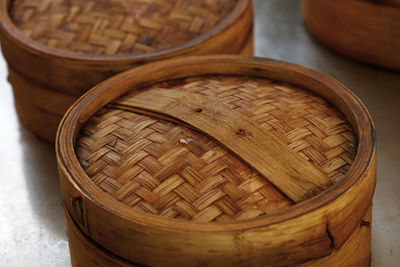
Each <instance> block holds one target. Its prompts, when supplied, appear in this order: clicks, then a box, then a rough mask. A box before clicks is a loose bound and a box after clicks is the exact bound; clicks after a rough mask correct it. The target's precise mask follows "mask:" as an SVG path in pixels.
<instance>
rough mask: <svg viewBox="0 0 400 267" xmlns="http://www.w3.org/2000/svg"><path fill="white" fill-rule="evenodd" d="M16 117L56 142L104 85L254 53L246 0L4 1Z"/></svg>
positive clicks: (0, 17) (0, 16)
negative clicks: (73, 109)
mask: <svg viewBox="0 0 400 267" xmlns="http://www.w3.org/2000/svg"><path fill="white" fill-rule="evenodd" d="M0 7H1V8H0V39H1V42H2V50H3V54H4V56H5V58H6V60H7V62H8V66H9V80H10V82H11V84H12V85H13V89H14V95H15V102H16V103H15V104H16V107H17V110H18V114H19V116H20V118H21V120H22V122H23V123H24V124H25V126H26V127H27V128H29V129H30V130H31V131H33V132H34V133H35V134H37V135H38V136H39V137H42V138H44V139H46V140H48V141H51V142H54V138H55V133H56V130H57V126H58V123H59V121H60V120H61V118H62V116H63V115H64V113H65V112H66V110H67V109H68V108H69V107H70V105H72V104H73V102H74V101H75V100H77V99H78V98H79V97H80V96H81V95H82V94H83V93H85V92H86V91H87V90H88V89H90V88H91V87H93V86H95V85H96V84H98V83H100V82H102V81H103V80H105V79H107V78H109V77H111V76H113V75H115V74H117V73H119V72H122V71H125V70H127V69H130V68H132V67H135V66H137V65H140V64H143V63H147V62H152V61H156V60H160V59H166V58H172V57H177V56H185V55H203V54H215V53H227V54H244V55H252V53H253V37H252V36H253V31H252V23H253V21H252V20H253V17H252V2H251V0H217V1H208V0H200V1H198V0H196V1H195V0H185V1H182V0H171V1H160V0H145V1H144V0H98V1H93V0H71V1H70V0H68V1H67V0H55V1H48V0H1V1H0Z"/></svg>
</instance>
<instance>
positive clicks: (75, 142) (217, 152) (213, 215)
mask: <svg viewBox="0 0 400 267" xmlns="http://www.w3.org/2000/svg"><path fill="white" fill-rule="evenodd" d="M56 153H57V160H58V165H59V171H60V181H61V188H62V194H63V202H64V207H65V208H66V212H67V217H68V216H71V218H72V221H73V222H74V224H72V221H71V220H70V219H69V221H68V222H69V228H70V230H69V231H70V240H71V244H70V245H71V246H72V248H71V253H72V255H73V258H74V262H75V264H76V265H77V266H78V265H79V263H80V262H81V260H84V258H86V259H89V258H90V259H93V258H96V257H97V256H100V257H101V255H109V256H110V255H112V256H113V257H116V259H121V260H122V261H123V262H128V263H130V264H139V265H146V266H204V265H207V266H221V265H222V264H223V265H225V266H244V265H245V266H290V265H300V264H303V265H301V266H314V265H313V264H317V263H318V262H320V261H321V262H326V263H329V262H335V261H343V260H344V259H349V258H353V259H352V260H348V263H349V265H346V264H344V265H343V266H354V265H352V264H353V263H354V262H356V263H359V264H358V265H357V266H368V265H369V259H370V229H369V228H370V219H363V218H367V217H368V215H369V213H368V212H369V208H370V206H371V201H372V196H373V192H374V188H375V178H376V158H375V157H376V146H375V131H374V126H373V122H372V121H371V118H370V116H369V114H368V112H367V110H366V109H365V107H364V106H363V104H362V103H361V102H360V100H359V99H358V98H357V97H356V96H355V95H353V94H352V93H351V92H350V91H348V90H347V89H345V88H344V87H343V85H341V84H340V83H338V82H336V81H335V80H333V79H332V78H330V77H327V76H326V75H323V74H321V73H318V72H316V71H313V70H310V69H307V68H304V67H301V66H297V65H293V64H289V63H283V62H278V61H268V60H262V59H257V58H244V57H239V56H227V55H226V56H203V57H188V58H186V59H174V60H168V61H162V62H158V63H153V64H148V65H145V66H141V67H138V68H136V69H133V70H130V71H128V72H125V73H122V74H120V75H117V76H115V77H113V78H111V79H109V80H107V81H105V82H103V83H101V84H100V85H98V86H96V87H95V88H94V89H92V90H91V91H89V92H88V93H86V94H85V95H84V96H83V97H81V98H80V99H79V100H78V101H77V102H76V103H75V104H74V105H73V106H72V107H71V108H70V109H69V111H68V112H67V113H66V115H65V117H64V119H63V120H62V122H61V124H60V128H59V132H58V135H57V139H56ZM75 224H76V227H78V228H79V234H80V235H81V236H82V237H84V238H85V244H86V245H84V247H85V250H81V249H76V246H77V245H76V244H78V243H80V242H81V241H79V238H77V237H73V235H74V234H71V232H74V233H77V231H76V229H75V228H74V227H75V226H74V225H75ZM364 228H365V229H364ZM71 229H72V230H71ZM73 229H75V230H73ZM360 229H362V230H360ZM361 232H362V233H361ZM80 239H82V238H80ZM350 240H353V241H350ZM354 240H356V241H354ZM82 242H83V241H82ZM346 242H350V244H351V245H348V246H345V244H346ZM90 244H96V245H95V247H93V246H91V245H90ZM78 246H83V244H80V245H78ZM76 251H80V255H78V254H77V253H76ZM84 251H86V252H84ZM100 252H101V253H100ZM86 253H88V255H86ZM110 257H111V256H110ZM100 261H102V260H98V262H100ZM85 263H86V262H85ZM117 266H118V265H117Z"/></svg>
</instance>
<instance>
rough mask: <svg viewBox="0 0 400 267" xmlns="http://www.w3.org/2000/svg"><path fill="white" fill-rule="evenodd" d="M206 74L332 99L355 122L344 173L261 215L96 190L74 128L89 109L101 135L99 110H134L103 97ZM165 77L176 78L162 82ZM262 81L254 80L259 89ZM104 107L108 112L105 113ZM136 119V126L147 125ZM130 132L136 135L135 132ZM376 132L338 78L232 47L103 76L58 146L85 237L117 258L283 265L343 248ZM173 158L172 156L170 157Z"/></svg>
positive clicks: (73, 113) (71, 206) (369, 185)
mask: <svg viewBox="0 0 400 267" xmlns="http://www.w3.org/2000/svg"><path fill="white" fill-rule="evenodd" d="M204 75H231V76H241V77H244V78H243V79H242V80H244V81H246V80H249V78H248V77H258V78H259V79H268V80H271V79H272V80H275V81H280V82H284V83H289V84H293V85H294V86H297V87H303V88H306V89H307V90H310V91H311V92H312V93H313V94H317V95H319V96H320V97H323V98H324V99H327V100H329V102H330V103H331V104H332V105H333V106H334V107H335V108H337V109H339V110H340V111H341V112H342V113H343V114H344V116H345V117H346V119H347V120H348V122H349V123H350V124H351V125H352V128H353V129H354V131H355V135H356V139H357V140H358V148H357V153H356V155H355V158H354V161H353V162H352V164H351V166H350V168H349V169H348V171H347V172H346V173H345V175H344V176H343V177H342V179H340V180H339V181H337V182H336V183H335V184H334V185H332V186H331V187H329V188H328V189H327V190H325V191H323V192H321V193H320V194H318V195H316V196H314V197H312V198H310V199H308V200H306V201H302V202H300V203H297V204H296V205H292V206H290V207H286V208H285V209H281V210H278V211H272V212H269V213H267V214H264V215H262V216H258V217H249V218H248V219H245V220H236V221H232V220H231V221H221V222H213V221H210V222H204V221H199V222H196V221H195V220H187V219H186V220H179V218H178V219H171V218H168V217H163V216H160V215H154V214H150V213H149V212H147V213H146V212H143V211H139V210H138V209H134V208H132V207H131V206H129V205H127V204H126V203H124V202H123V201H116V198H115V196H114V195H113V194H110V193H109V192H108V191H107V190H111V191H112V190H113V187H112V186H113V184H109V185H111V186H108V187H106V186H105V187H104V188H103V189H102V188H101V187H99V185H98V184H97V183H96V181H93V180H92V179H91V178H90V177H89V176H90V175H88V174H87V173H86V171H90V170H89V169H87V168H86V167H85V166H83V168H82V166H81V164H80V161H79V160H78V158H77V154H76V153H77V152H76V150H75V144H77V143H76V142H77V140H78V139H79V138H80V135H79V133H80V130H81V129H82V127H84V128H83V129H85V125H87V123H88V121H90V120H91V119H92V118H93V121H92V123H93V122H94V124H92V126H95V127H94V128H91V129H92V132H91V134H90V136H91V137H93V138H94V139H96V138H97V137H99V136H101V135H104V136H106V135H107V133H106V131H105V130H104V131H103V130H101V129H100V128H98V129H97V130H96V125H97V126H104V127H106V121H105V120H102V119H101V116H102V115H104V114H109V116H108V117H109V118H110V119H111V120H114V125H118V124H121V125H125V123H126V121H123V120H122V121H120V122H119V123H117V122H116V121H115V118H116V117H115V115H116V114H117V113H118V112H120V113H121V114H122V116H121V118H123V117H124V116H133V115H134V114H133V113H132V112H131V111H129V112H127V111H125V113H123V111H118V112H117V111H116V110H114V111H113V110H112V107H109V106H107V105H108V104H110V103H112V102H113V101H115V100H117V99H119V98H120V97H121V96H124V97H130V94H132V96H133V95H135V94H137V93H138V92H140V90H138V91H136V90H135V89H139V88H147V87H149V86H152V85H157V86H158V85H159V84H160V83H164V82H165V85H164V86H168V85H169V86H168V87H167V89H168V88H170V89H171V87H175V88H176V87H179V85H180V84H181V83H176V82H175V81H176V80H179V79H186V78H187V77H188V76H191V77H193V76H194V77H200V76H204ZM171 80H175V81H174V82H172V83H168V81H171ZM193 82H195V81H193ZM199 87H200V90H201V86H199ZM110 88H112V90H110ZM183 88H184V86H183ZM192 88H196V87H195V86H193V87H192ZM266 88H267V87H263V88H259V89H260V91H261V90H266ZM285 88H286V87H285V86H283V89H285ZM256 89H257V87H254V90H256ZM208 91H209V92H210V93H212V90H210V89H207V90H204V92H208ZM217 91H218V90H217ZM256 91H257V90H256ZM221 105H222V104H221ZM104 108H105V109H106V110H104ZM110 108H111V111H112V112H109V113H107V109H110ZM124 114H125V115H124ZM132 114H133V115H132ZM142 115H143V114H142ZM148 115H149V114H146V116H148ZM139 117H140V116H139ZM99 118H100V120H99ZM139 120H140V118H139ZM102 122H104V124H103V125H102V124H101V123H102ZM146 123H147V122H146ZM146 123H144V124H143V123H142V125H141V127H144V128H145V124H146ZM168 123H172V122H168ZM175 123H176V122H175ZM135 125H138V124H133V125H132V127H129V125H128V128H129V129H132V131H134V129H135ZM141 127H139V126H136V128H137V129H138V134H140V133H142V132H144V131H148V130H145V129H144V128H141ZM88 129H89V128H88ZM139 129H140V130H139ZM121 130H122V129H121ZM89 133H90V132H89V131H88V132H87V134H89ZM116 133H117V132H116ZM121 134H122V132H121ZM190 134H191V133H190ZM95 135H98V136H95ZM128 136H132V138H133V137H137V136H138V135H135V134H134V135H128ZM154 138H155V136H153V137H152V138H151V139H154ZM195 138H196V139H197V137H195ZM151 139H150V140H151ZM86 140H89V139H86ZM132 140H133V139H132ZM374 140H375V134H374V126H373V124H372V121H371V118H370V116H369V114H368V112H367V111H366V109H365V107H364V106H363V105H362V103H361V102H360V101H359V100H358V99H357V97H355V96H354V95H353V94H352V93H351V92H349V91H348V90H346V89H345V88H344V87H343V86H342V85H341V84H340V83H338V82H336V81H335V80H333V79H331V78H329V77H327V76H325V75H322V74H320V73H318V72H315V71H312V70H309V69H307V68H303V67H300V66H297V65H292V64H288V63H282V62H276V61H267V60H261V59H250V58H241V57H235V56H209V57H201V58H198V57H189V58H185V59H175V60H169V61H164V62H160V63H155V64H150V65H146V66H142V67H140V68H137V69H134V70H132V71H129V72H126V73H123V74H120V75H118V76H116V77H114V78H113V79H110V80H107V81H106V82H104V83H102V84H100V85H99V86H97V87H96V88H95V89H93V90H92V91H90V93H89V94H86V95H85V96H84V97H82V98H81V99H80V100H79V101H78V102H76V103H75V104H74V105H73V107H72V109H70V110H69V112H68V114H67V115H66V117H65V118H64V120H63V121H62V123H61V128H60V131H59V135H58V139H57V143H56V145H57V147H56V151H57V158H58V164H59V169H60V179H61V180H60V181H61V186H62V192H63V199H64V205H65V207H66V208H67V209H68V211H69V213H70V214H71V216H72V217H73V219H74V221H75V222H76V223H77V225H78V227H79V228H80V230H81V231H82V232H83V233H84V234H85V235H86V236H87V237H88V238H90V239H91V240H93V241H94V242H96V243H97V244H101V246H102V247H104V249H106V250H108V251H111V252H112V253H113V254H115V255H117V256H118V257H121V258H123V259H125V260H128V261H130V262H135V263H140V264H144V265H155V266H173V265H175V266H176V265H185V266H201V265H221V264H223V265H227V266H243V265H247V266H287V265H295V264H301V263H304V262H307V261H310V260H314V259H317V258H321V257H325V256H328V255H331V253H333V252H334V251H335V250H338V249H340V248H341V247H343V244H345V242H346V240H348V239H349V237H350V236H351V235H352V233H354V232H355V230H356V229H358V227H359V225H360V223H361V221H362V218H363V217H364V215H365V214H366V212H367V210H368V208H369V206H370V204H371V199H372V196H373V192H374V187H375V178H376V158H375V157H376V147H375V141H374ZM178 141H179V139H178ZM81 144H83V143H82V142H81ZM85 144H87V145H90V144H89V143H85ZM115 144H120V145H122V146H121V147H124V146H123V144H122V143H119V142H117V143H114V142H113V141H112V140H108V142H106V143H103V146H105V147H107V148H109V149H111V150H112V149H115V147H117V146H115ZM137 145H139V143H137ZM114 146H115V147H114ZM100 147H101V146H100ZM93 148H94V149H93V150H92V151H95V150H96V148H95V147H93ZM78 149H79V148H78ZM87 151H89V150H87ZM154 151H157V150H154ZM89 152H90V151H89ZM78 153H81V152H78ZM82 153H84V152H82ZM81 155H85V154H81ZM86 155H88V154H86ZM114 156H116V155H115V154H113V153H111V154H110V155H109V156H105V157H104V158H103V159H104V160H106V161H108V162H109V163H111V162H115V161H116V160H118V159H117V158H115V157H114ZM168 158H169V157H166V159H168ZM178 158H179V157H178ZM182 158H183V159H185V158H186V157H184V156H183V157H182ZM93 159H94V157H93ZM176 159H177V158H176V157H171V160H173V161H175V160H176ZM177 162H178V161H177ZM85 168H86V171H85ZM88 168H90V167H88ZM131 169H132V168H131ZM92 170H93V171H96V167H92ZM121 170H122V169H121ZM159 170H162V168H161V169H159ZM104 173H109V174H110V173H111V172H108V171H105V172H104ZM166 173H168V172H166ZM99 178H100V177H99ZM150 178H151V177H150ZM150 178H149V181H150ZM174 179H175V178H174ZM99 181H100V180H99ZM173 181H175V182H176V181H179V179H176V180H173ZM110 182H111V181H110ZM170 184H171V183H170ZM114 185H115V184H114ZM162 188H168V186H167V185H166V186H163V187H162ZM209 190H210V191H212V189H209ZM123 191H124V190H122V191H120V193H123ZM128 191H129V190H128ZM160 192H163V191H162V190H161V191H160ZM122 195H123V194H122ZM126 196H127V195H126ZM164 199H165V198H164ZM71 200H72V201H71ZM129 200H132V198H131V199H129ZM209 214H210V213H209ZM128 244H129V245H128ZM368 246H369V244H368ZM349 253H350V254H353V253H354V252H353V251H352V252H349ZM194 259H195V260H194Z"/></svg>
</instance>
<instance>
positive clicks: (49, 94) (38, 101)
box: [8, 34, 254, 144]
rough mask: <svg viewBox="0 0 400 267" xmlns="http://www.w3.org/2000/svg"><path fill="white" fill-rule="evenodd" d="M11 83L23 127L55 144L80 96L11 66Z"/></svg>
mask: <svg viewBox="0 0 400 267" xmlns="http://www.w3.org/2000/svg"><path fill="white" fill-rule="evenodd" d="M253 54H254V34H251V36H250V38H249V39H248V41H247V43H246V44H245V46H244V47H243V49H242V51H241V52H240V55H243V56H253ZM8 72H9V77H8V80H9V82H10V83H11V85H12V87H13V92H14V101H15V107H16V110H17V113H18V116H19V119H20V120H21V122H22V124H23V125H24V126H25V127H26V128H27V129H28V130H29V131H31V132H32V133H34V134H35V135H36V136H37V137H39V138H40V139H42V140H45V141H47V142H50V143H52V144H54V139H55V136H56V133H57V129H58V125H59V123H60V121H61V119H62V117H63V116H64V113H65V112H66V111H67V110H68V108H69V107H70V106H71V105H72V104H73V103H74V102H75V101H76V100H77V99H78V98H79V96H73V95H67V94H65V93H62V92H57V91H55V90H52V89H49V88H47V87H45V86H42V85H39V84H35V83H34V82H32V81H29V80H27V79H26V78H24V76H22V75H19V74H18V73H17V72H16V71H15V70H14V69H13V68H12V67H11V66H9V67H8Z"/></svg>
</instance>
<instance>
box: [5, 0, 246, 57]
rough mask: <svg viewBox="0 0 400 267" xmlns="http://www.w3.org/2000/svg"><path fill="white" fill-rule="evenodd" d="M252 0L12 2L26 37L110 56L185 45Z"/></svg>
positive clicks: (237, 13) (220, 25)
mask: <svg viewBox="0 0 400 267" xmlns="http://www.w3.org/2000/svg"><path fill="white" fill-rule="evenodd" d="M249 3H250V1H248V0H218V1H205V0H201V1H198V0H196V1H194V0H190V1H187V0H185V1H181V0H173V1H160V0H149V1H148V0H146V1H143V0H111V1H110V0H100V1H91V0H73V1H69V0H68V1H67V0H57V1H48V0H35V1H32V0H14V1H11V2H10V4H9V5H8V7H9V12H10V17H11V20H12V21H13V23H14V24H15V25H16V26H17V28H18V29H19V30H20V31H21V32H22V33H23V34H24V35H25V36H26V37H28V38H30V39H32V40H35V41H36V42H39V43H40V44H41V45H44V46H46V47H47V48H57V49H62V50H63V51H64V52H63V53H64V54H63V55H68V54H65V53H66V52H73V53H72V54H70V55H71V56H74V53H78V54H80V58H82V54H84V55H87V56H89V55H96V56H107V57H110V56H115V55H120V56H121V55H138V54H139V55H140V54H149V53H155V52H160V51H164V50H170V49H171V48H173V47H175V46H180V47H179V49H183V48H187V47H189V46H193V45H194V44H199V43H201V42H203V41H204V40H206V39H207V38H210V36H212V35H213V34H215V32H218V31H221V30H225V29H226V28H227V26H228V25H229V24H231V23H232V22H233V21H235V20H236V19H237V18H238V17H239V16H241V14H243V12H244V10H245V8H247V7H248V5H249ZM210 31H213V32H210ZM189 41H190V44H189V43H188V44H187V42H189ZM183 44H185V45H183ZM182 45H183V46H182ZM169 52H171V51H169ZM147 56H148V55H147ZM75 57H78V55H75Z"/></svg>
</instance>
